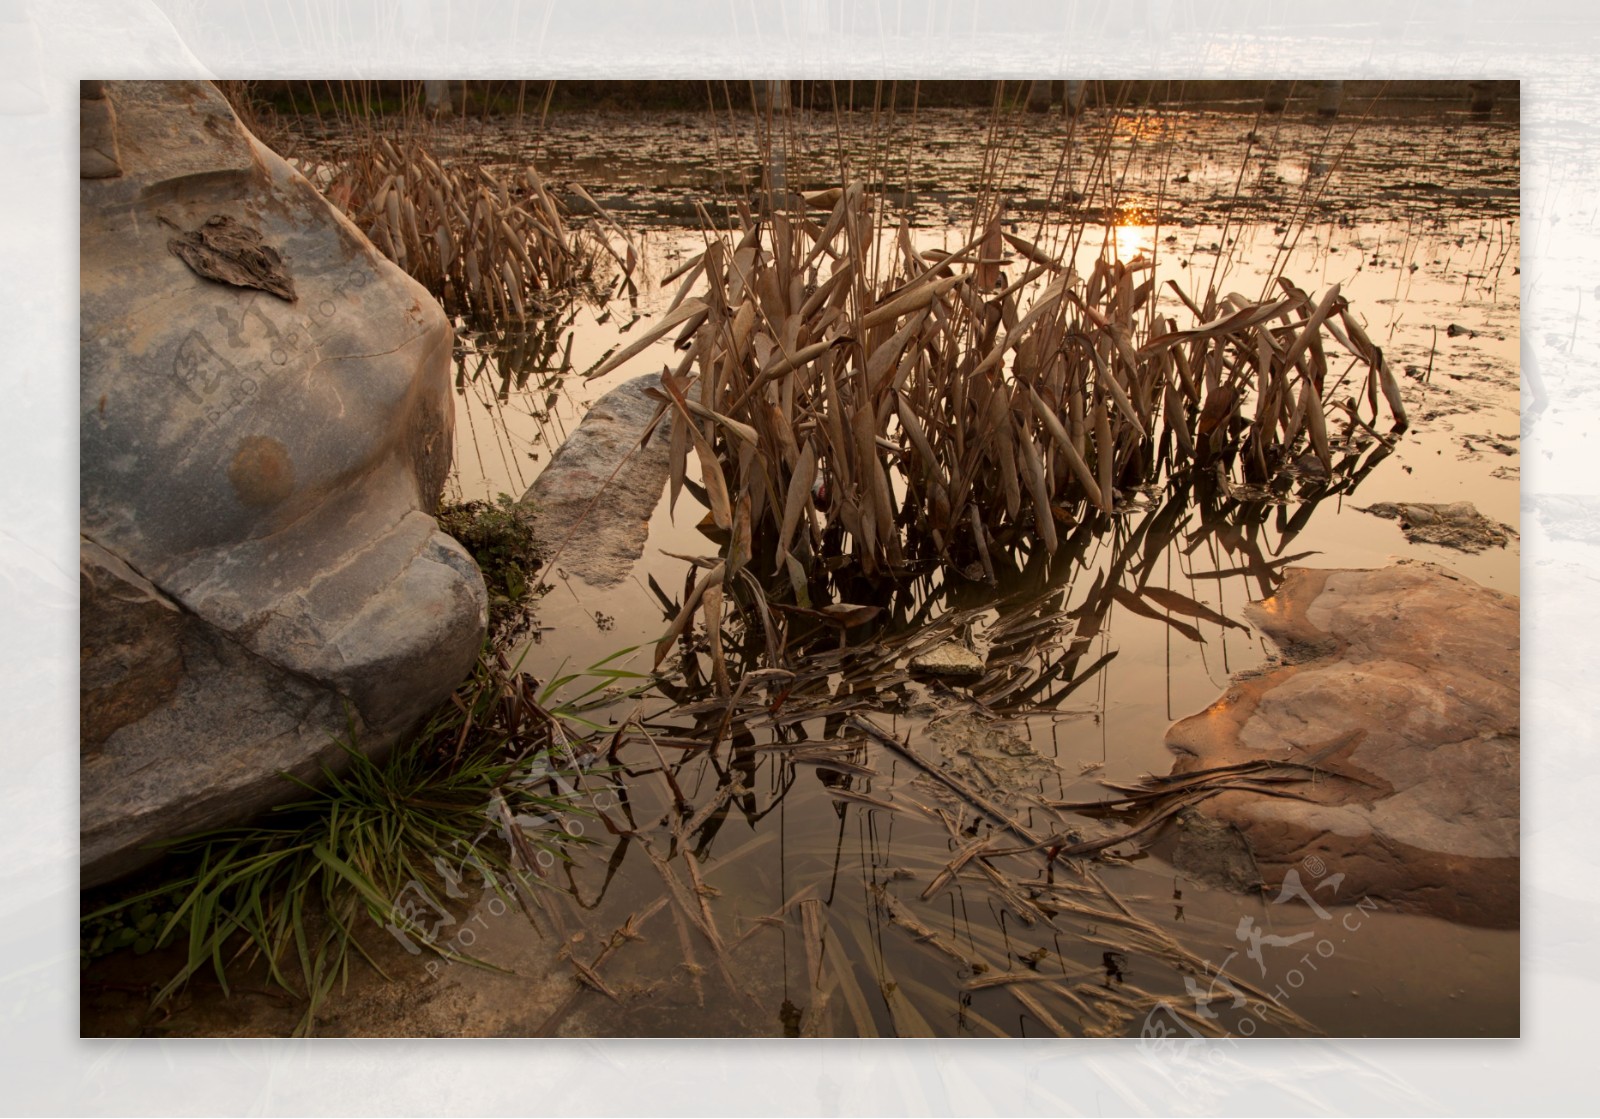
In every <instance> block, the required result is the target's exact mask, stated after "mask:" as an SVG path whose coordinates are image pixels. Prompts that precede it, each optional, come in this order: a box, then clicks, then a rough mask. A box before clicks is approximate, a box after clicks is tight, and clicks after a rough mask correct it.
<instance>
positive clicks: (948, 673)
mask: <svg viewBox="0 0 1600 1119" xmlns="http://www.w3.org/2000/svg"><path fill="white" fill-rule="evenodd" d="M911 670H912V671H913V672H922V673H926V674H927V675H929V676H938V677H941V678H943V679H947V680H971V679H973V678H974V677H978V676H982V675H983V672H984V664H983V658H982V657H980V656H979V655H978V654H977V653H975V652H973V651H972V650H971V649H969V648H967V647H966V645H964V644H962V643H961V642H960V641H946V642H943V643H941V644H939V645H935V646H934V647H933V648H931V649H929V650H928V651H927V652H925V653H918V654H917V655H916V656H914V657H912V658H911Z"/></svg>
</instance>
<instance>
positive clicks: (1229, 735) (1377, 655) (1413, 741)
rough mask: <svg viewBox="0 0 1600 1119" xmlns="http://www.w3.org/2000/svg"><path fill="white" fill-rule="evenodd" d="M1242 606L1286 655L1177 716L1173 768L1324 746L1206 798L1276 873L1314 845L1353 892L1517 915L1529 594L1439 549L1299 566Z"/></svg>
mask: <svg viewBox="0 0 1600 1119" xmlns="http://www.w3.org/2000/svg"><path fill="white" fill-rule="evenodd" d="M1246 613H1247V616H1248V617H1249V618H1250V619H1251V621H1253V622H1254V623H1255V624H1256V626H1257V627H1258V628H1260V629H1261V630H1262V631H1263V632H1265V633H1266V634H1268V635H1269V636H1271V637H1272V638H1273V639H1274V640H1275V641H1276V642H1277V643H1278V645H1279V646H1280V647H1281V648H1282V649H1283V651H1284V657H1285V660H1286V661H1288V663H1286V664H1283V665H1282V666H1281V667H1278V668H1274V669H1272V670H1270V671H1267V672H1264V673H1261V674H1259V675H1255V676H1252V677H1249V678H1245V679H1240V680H1237V681H1236V682H1235V683H1234V685H1233V686H1232V687H1231V688H1230V689H1229V690H1228V692H1227V693H1226V694H1225V695H1223V696H1222V697H1221V698H1220V699H1218V700H1217V701H1216V702H1214V703H1213V704H1212V705H1211V706H1210V707H1208V708H1206V709H1205V710H1204V711H1202V712H1200V713H1199V714H1197V715H1194V716H1191V717H1190V718H1187V719H1184V720H1183V721H1181V722H1179V723H1177V724H1175V725H1174V726H1173V727H1172V728H1171V730H1169V731H1168V733H1167V740H1166V741H1167V745H1168V747H1169V748H1170V749H1172V750H1173V751H1174V752H1175V753H1177V754H1178V755H1179V760H1178V762H1177V764H1176V765H1175V766H1174V773H1189V772H1194V771H1197V770H1203V769H1209V768H1212V767H1215V766H1226V765H1235V764H1239V763H1245V762H1258V761H1263V760H1273V761H1294V762H1300V763H1310V762H1312V761H1313V759H1319V760H1316V761H1315V764H1316V765H1317V766H1318V767H1319V768H1320V769H1322V770H1323V771H1324V772H1323V773H1321V774H1318V775H1317V777H1316V779H1315V780H1313V781H1308V782H1305V783H1297V784H1293V785H1289V786H1285V788H1286V790H1288V791H1289V792H1290V794H1291V795H1285V796H1269V795H1265V794H1263V793H1259V792H1255V791H1249V790H1228V791H1224V792H1220V793H1217V794H1216V795H1213V796H1211V797H1209V798H1207V799H1205V800H1203V801H1201V802H1200V803H1199V804H1198V805H1196V806H1195V811H1196V812H1198V813H1200V814H1202V815H1203V816H1205V817H1207V818H1208V819H1210V820H1212V821H1215V822H1217V823H1220V824H1224V825H1229V826H1231V827H1233V828H1235V829H1237V831H1238V833H1239V834H1240V836H1242V838H1243V840H1244V842H1245V844H1246V845H1247V846H1248V848H1249V852H1250V854H1251V855H1252V856H1253V858H1254V861H1255V863H1256V864H1257V866H1259V868H1260V872H1261V877H1262V878H1263V879H1264V881H1265V883H1266V884H1267V885H1269V886H1275V885H1276V884H1277V883H1279V882H1281V881H1282V879H1283V877H1284V875H1285V874H1286V873H1287V871H1288V870H1289V869H1290V868H1293V867H1295V866H1297V865H1299V864H1302V863H1303V862H1304V861H1305V860H1308V859H1310V858H1312V857H1313V856H1314V857H1316V858H1318V859H1320V860H1321V861H1322V863H1323V864H1325V865H1326V867H1327V869H1328V871H1329V872H1330V873H1334V872H1337V873H1343V874H1344V875H1345V882H1344V884H1343V885H1342V887H1341V889H1340V891H1339V896H1340V897H1343V898H1350V897H1359V896H1361V895H1362V894H1366V895H1368V896H1370V897H1374V898H1380V899H1383V900H1384V901H1386V902H1388V903H1389V904H1390V905H1392V906H1393V907H1394V908H1396V909H1400V910H1404V911H1408V912H1414V913H1429V914H1433V915H1436V916H1440V917H1445V918H1447V919H1450V920H1456V921H1463V922H1467V923H1471V924H1477V925H1487V926H1493V927H1515V926H1516V925H1517V923H1518V883H1519V878H1520V865H1521V864H1520V846H1519V818H1520V813H1521V796H1520V788H1519V768H1520V753H1521V720H1520V711H1519V705H1520V700H1521V686H1520V675H1519V674H1520V668H1521V666H1520V652H1519V638H1518V622H1519V614H1520V604H1519V600H1518V599H1517V598H1516V596H1514V595H1506V594H1501V593H1499V592H1497V591H1493V590H1489V589H1488V588H1486V587H1482V586H1479V585H1478V584H1476V583H1474V582H1472V581H1471V580H1469V579H1466V578H1464V577H1462V576H1460V575H1458V574H1456V573H1454V572H1452V571H1449V570H1448V569H1446V568H1443V567H1440V566H1437V565H1434V564H1425V563H1401V564H1399V565H1396V566H1393V567H1387V568H1382V569H1379V570H1375V571H1341V570H1332V571H1318V570H1312V569H1309V568H1290V569H1289V570H1288V573H1287V576H1286V578H1285V580H1284V583H1283V586H1282V587H1281V588H1280V589H1279V591H1278V593H1277V595H1275V596H1274V597H1272V598H1270V599H1268V600H1266V601H1265V602H1260V603H1253V604H1251V606H1250V607H1248V608H1247V611H1246ZM1319 756H1320V758H1319ZM1182 843H1183V840H1182V838H1181V837H1180V839H1179V844H1180V847H1181V846H1182ZM1194 854H1196V853H1195V852H1189V855H1194ZM1308 865H1311V864H1308ZM1222 877H1228V876H1227V875H1223V876H1222Z"/></svg>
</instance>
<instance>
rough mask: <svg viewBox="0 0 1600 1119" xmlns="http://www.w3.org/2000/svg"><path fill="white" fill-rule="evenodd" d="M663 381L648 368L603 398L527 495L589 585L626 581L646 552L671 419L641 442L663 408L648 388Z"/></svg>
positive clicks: (570, 566) (547, 536) (562, 556)
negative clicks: (647, 372)
mask: <svg viewBox="0 0 1600 1119" xmlns="http://www.w3.org/2000/svg"><path fill="white" fill-rule="evenodd" d="M660 385H661V378H660V377H658V376H656V375H655V374H647V375H646V376H643V377H635V378H634V379H633V380H631V381H628V382H626V383H624V384H621V385H618V386H617V387H616V388H614V389H612V390H611V391H610V392H608V393H606V394H605V395H604V396H602V397H601V398H600V399H599V400H596V401H595V402H594V403H593V404H592V405H590V406H589V412H588V414H587V415H585V416H584V417H583V422H582V423H580V424H579V425H578V429H577V430H576V431H574V432H573V433H572V435H571V436H569V437H568V439H567V441H566V442H565V443H563V444H562V445H561V449H560V450H558V451H557V452H556V453H555V454H554V455H552V456H551V458H550V462H549V465H547V466H546V467H545V468H544V471H543V473H541V474H540V475H539V477H537V478H535V479H534V482H533V485H532V486H530V487H528V492H527V493H526V494H524V495H523V497H522V502H521V504H522V505H524V506H525V507H527V508H529V509H531V510H532V512H533V514H534V516H535V518H536V519H537V524H538V531H539V537H540V539H541V540H543V541H544V542H545V543H547V544H548V545H549V547H551V548H552V549H559V555H555V556H554V560H555V565H556V566H557V567H559V568H561V569H562V570H563V571H566V572H567V573H568V574H572V575H576V576H578V577H579V578H581V579H582V580H583V581H584V582H586V583H588V584H589V585H590V586H593V587H611V586H615V585H616V584H618V583H620V582H622V580H623V579H625V578H627V576H628V572H629V571H630V570H632V568H633V565H634V564H635V563H637V562H638V560H639V557H640V556H641V555H643V554H644V542H645V539H646V537H647V536H648V535H649V533H650V516H651V514H652V513H654V512H655V508H656V505H657V504H658V503H659V502H660V500H661V490H662V487H663V486H665V485H666V482H667V473H668V469H669V466H668V447H667V430H668V429H667V426H666V423H665V421H663V423H662V424H661V425H660V426H659V427H658V428H657V430H656V432H655V433H654V434H653V435H652V436H651V438H650V442H649V443H647V444H645V445H644V446H643V447H641V446H639V440H640V438H641V437H642V436H643V435H644V432H645V428H647V427H648V426H649V424H650V420H651V419H652V418H653V417H654V416H655V414H656V408H657V407H658V405H657V403H656V401H654V400H652V399H651V398H650V397H648V396H646V395H645V390H646V389H649V388H656V389H659V388H660ZM619 468H620V469H619ZM613 475H615V476H614V477H613Z"/></svg>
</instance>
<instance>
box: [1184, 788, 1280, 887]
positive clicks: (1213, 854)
mask: <svg viewBox="0 0 1600 1119" xmlns="http://www.w3.org/2000/svg"><path fill="white" fill-rule="evenodd" d="M1174 823H1176V825H1177V828H1176V830H1175V832H1174V838H1173V844H1172V865H1173V866H1174V867H1176V868H1177V869H1178V870H1179V871H1181V872H1182V873H1183V874H1185V875H1186V876H1188V877H1189V878H1192V879H1194V880H1196V881H1198V882H1203V883H1205V884H1206V885H1208V886H1218V887H1221V888H1222V889H1224V890H1235V891H1238V892H1239V893H1249V892H1251V891H1252V890H1256V889H1259V888H1260V886H1261V872H1260V871H1259V870H1257V869H1256V861H1255V859H1254V858H1253V857H1251V854H1250V844H1249V843H1247V842H1246V841H1245V838H1244V836H1243V835H1241V834H1240V833H1239V829H1238V828H1236V827H1234V826H1233V825H1232V824H1230V823H1225V822H1223V821H1221V820H1214V819H1212V818H1211V817H1210V816H1207V815H1205V814H1204V813H1203V812H1198V811H1196V810H1195V809H1193V808H1185V809H1184V810H1183V811H1182V812H1179V813H1178V816H1177V819H1176V820H1175V821H1174Z"/></svg>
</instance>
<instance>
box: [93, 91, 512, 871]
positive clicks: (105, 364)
mask: <svg viewBox="0 0 1600 1119" xmlns="http://www.w3.org/2000/svg"><path fill="white" fill-rule="evenodd" d="M99 92H101V93H103V102H104V103H105V104H106V105H107V106H108V107H109V108H113V109H114V112H113V113H111V114H109V115H108V116H107V117H106V119H108V120H111V121H113V122H114V130H115V131H114V137H113V138H114V140H115V147H114V150H115V152H116V153H117V158H118V160H119V162H120V169H121V174H120V175H118V176H116V177H111V178H98V179H84V180H82V182H81V184H80V186H81V191H80V207H81V218H80V225H81V230H82V241H81V274H82V282H81V321H82V334H81V352H82V371H81V374H82V390H81V391H82V396H81V410H80V439H81V509H80V521H81V532H82V537H83V548H82V557H83V558H82V564H81V566H82V581H83V587H84V594H83V621H82V639H83V651H82V660H83V690H82V709H83V723H84V735H83V749H84V751H85V753H84V764H83V775H82V788H81V794H82V805H81V807H82V821H83V824H82V827H83V837H82V838H83V844H82V862H83V882H84V884H85V885H92V884H94V883H96V882H100V881H104V880H106V879H108V878H110V877H113V876H115V875H117V874H119V873H121V872H123V871H126V870H129V869H132V868H133V867H134V866H136V865H138V863H140V862H141V861H144V860H147V859H148V858H149V854H148V852H147V851H145V850H143V849H142V848H143V846H144V845H145V844H147V843H149V842H150V841H152V840H158V839H161V838H165V837H168V836H172V835H175V834H181V833H185V832H190V831H195V830H199V829H203V828H206V827H212V826H216V825H219V824H222V823H226V822H230V821H233V820H237V819H240V818H242V817H246V816H248V815H250V814H252V813H253V812H255V811H257V810H259V809H261V808H264V807H266V806H268V805H270V804H272V803H273V802H274V801H277V800H282V799H291V798H293V797H295V796H298V795H300V792H301V790H299V789H298V788H297V787H296V786H294V785H293V784H292V783H290V782H287V781H284V780H283V779H282V777H281V776H280V773H281V772H284V771H287V772H290V773H294V774H296V775H299V776H302V777H314V776H315V775H316V774H317V772H318V769H319V766H320V765H322V764H323V763H333V762H335V761H337V760H338V759H339V758H340V757H342V754H341V752H340V751H339V749H338V748H337V747H336V746H335V745H334V741H333V740H334V737H335V736H342V735H344V734H345V733H346V730H347V728H349V727H351V726H353V727H354V729H355V730H356V731H357V733H358V734H359V736H360V739H359V740H360V743H361V745H362V747H363V748H364V749H367V750H370V751H379V750H382V749H385V748H387V747H388V745H390V744H391V743H393V742H394V741H395V739H396V738H397V737H398V736H399V735H400V734H401V733H403V732H404V731H405V730H406V729H407V728H408V727H409V726H410V725H411V724H413V723H414V722H415V721H416V719H417V718H418V717H419V716H421V715H422V714H424V713H425V712H426V711H427V710H428V709H430V708H431V707H432V706H434V705H435V704H436V703H437V702H439V701H440V700H442V699H443V698H444V697H445V696H446V695H447V694H448V693H449V691H450V689H451V688H452V687H454V686H455V684H456V683H457V682H459V680H460V679H461V678H462V676H463V675H464V674H465V673H466V672H467V671H468V670H469V669H470V667H471V664H472V661H473V658H474V657H475V656H476V653H477V649H478V647H479V644H480V642H481V640H482V635H483V631H484V625H485V595H484V590H483V583H482V579H481V577H480V576H479V574H478V571H477V568H476V567H475V565H474V564H473V563H472V561H471V559H470V558H469V557H468V556H467V555H466V553H465V552H463V551H462V550H461V548H460V547H459V546H458V545H457V544H456V543H455V542H454V541H453V540H451V539H450V538H449V537H447V536H444V535H443V534H441V533H439V532H438V530H437V526H436V525H435V523H434V521H433V518H432V517H431V516H430V515H429V511H430V510H432V509H433V508H434V506H435V505H436V503H437V500H438V497H439V494H440V491H441V489H442V486H443V482H444V476H445V472H446V471H447V470H448V468H449V463H450V454H451V440H452V437H453V432H452V418H453V415H454V409H453V408H452V406H451V401H450V343H451V328H450V325H449V322H448V321H447V320H446V319H445V317H444V314H443V312H442V311H441V310H440V309H439V307H438V305H437V304H436V303H434V302H433V300H432V299H431V298H429V296H428V295H427V293H426V292H425V291H424V290H423V289H422V288H421V287H420V286H418V285H417V284H416V283H415V282H413V281H412V280H411V279H410V278H409V277H407V276H406V275H405V274H404V273H402V272H401V271H400V270H399V269H398V268H396V267H394V266H393V265H392V264H390V263H389V262H388V261H387V260H385V259H384V258H383V256H382V255H381V254H379V253H378V252H377V251H376V250H375V249H374V248H373V247H372V246H371V245H370V244H369V243H368V242H367V241H366V239H365V238H364V237H363V236H362V235H361V234H360V233H359V232H358V231H357V230H356V229H355V228H354V227H353V226H352V225H350V223H349V222H347V221H346V220H345V219H344V218H343V217H342V216H340V215H339V214H338V212H337V211H336V210H335V209H334V208H333V207H331V206H330V205H328V203H327V202H326V201H324V200H323V198H322V197H321V196H320V195H319V194H318V193H317V192H316V191H315V189H313V188H312V187H311V186H310V184H308V183H307V182H306V181H305V180H304V179H303V178H302V177H301V176H300V175H299V174H297V173H296V172H295V171H294V170H292V169H291V168H290V167H289V166H288V165H287V164H286V163H285V162H284V161H283V160H281V159H280V158H278V156H277V155H275V154H274V153H272V152H271V151H270V150H268V149H267V148H265V147H263V146H262V145H260V144H259V143H258V142H257V141H256V140H255V138H254V137H252V136H251V135H250V134H249V133H248V132H247V131H246V130H245V129H244V128H242V127H241V126H240V125H239V123H238V121H237V120H236V119H235V118H234V116H233V113H232V112H231V110H230V109H229V108H228V106H227V103H226V102H225V101H224V100H223V99H222V97H221V96H220V95H219V94H218V93H217V92H216V90H215V89H213V88H212V87H211V86H210V85H209V84H208V83H205V82H126V83H124V82H106V83H103V85H102V87H101V89H100V91H99ZM92 100H97V99H92ZM96 142H97V143H99V142H100V140H98V139H97V141H96ZM204 229H210V230H212V231H213V232H222V233H226V232H227V231H230V230H232V231H248V232H247V233H241V234H240V235H239V236H238V237H232V236H225V237H223V238H222V243H221V251H223V252H224V254H225V255H226V253H228V252H232V251H233V249H237V250H238V253H237V254H235V255H236V256H237V259H238V261H240V262H242V264H241V266H242V267H243V268H244V269H245V271H246V272H247V273H251V274H252V275H255V276H256V278H257V279H258V280H262V281H263V282H261V283H260V284H258V286H260V287H266V288H270V289H272V290H273V292H274V293H273V294H268V292H267V291H265V290H257V289H256V288H254V287H239V286H235V284H234V283H224V282H218V280H216V279H209V278H206V277H205V276H203V275H200V274H197V273H196V272H195V271H193V270H191V267H190V265H188V264H186V263H185V261H184V260H181V259H179V257H178V256H176V255H174V253H173V252H172V251H171V250H170V249H169V242H171V241H172V240H174V239H175V238H179V237H181V235H182V234H183V233H184V232H185V231H191V232H192V231H196V230H204ZM240 238H242V239H240ZM200 240H201V241H202V242H204V243H205V244H204V246H203V247H205V248H206V249H207V251H208V252H209V251H211V250H217V248H218V245H216V244H211V243H210V242H211V241H215V240H216V238H210V239H207V238H206V237H202V238H201V239H200ZM235 242H237V243H235ZM289 276H292V277H293V280H292V284H290V283H288V282H287V277H289ZM280 281H283V282H280Z"/></svg>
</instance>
